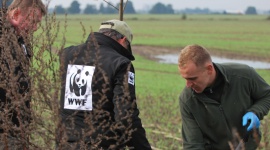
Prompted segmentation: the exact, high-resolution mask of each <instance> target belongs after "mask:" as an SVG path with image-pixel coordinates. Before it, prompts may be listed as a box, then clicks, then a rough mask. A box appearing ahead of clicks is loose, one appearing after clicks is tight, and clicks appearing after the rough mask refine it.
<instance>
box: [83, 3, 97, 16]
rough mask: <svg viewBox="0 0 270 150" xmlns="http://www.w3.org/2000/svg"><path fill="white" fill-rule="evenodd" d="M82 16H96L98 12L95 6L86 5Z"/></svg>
mask: <svg viewBox="0 0 270 150" xmlns="http://www.w3.org/2000/svg"><path fill="white" fill-rule="evenodd" d="M83 13H84V14H97V13H98V10H97V8H96V6H95V5H89V4H88V5H87V6H86V8H85V9H84V11H83Z"/></svg>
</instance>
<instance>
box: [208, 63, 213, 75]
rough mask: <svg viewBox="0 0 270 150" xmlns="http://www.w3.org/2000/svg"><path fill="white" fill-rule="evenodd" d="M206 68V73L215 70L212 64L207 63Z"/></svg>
mask: <svg viewBox="0 0 270 150" xmlns="http://www.w3.org/2000/svg"><path fill="white" fill-rule="evenodd" d="M206 69H207V72H208V74H212V73H213V72H214V70H215V68H214V66H213V65H212V64H207V66H206Z"/></svg>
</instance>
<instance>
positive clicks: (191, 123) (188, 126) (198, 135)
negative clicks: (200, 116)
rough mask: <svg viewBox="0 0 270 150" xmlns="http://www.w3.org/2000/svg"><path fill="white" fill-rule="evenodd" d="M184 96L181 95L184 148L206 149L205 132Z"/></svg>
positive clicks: (189, 149) (192, 149)
mask: <svg viewBox="0 0 270 150" xmlns="http://www.w3.org/2000/svg"><path fill="white" fill-rule="evenodd" d="M183 98H184V97H183V95H181V96H180V97H179V101H180V112H181V119H182V138H183V147H184V150H204V149H205V148H204V145H205V143H204V139H203V134H202V132H201V130H200V127H199V125H198V124H197V122H196V120H195V118H194V117H193V115H192V113H191V112H190V110H189V108H188V106H187V105H186V104H185V103H184V102H183Z"/></svg>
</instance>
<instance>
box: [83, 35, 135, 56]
mask: <svg viewBox="0 0 270 150" xmlns="http://www.w3.org/2000/svg"><path fill="white" fill-rule="evenodd" d="M94 37H95V39H96V41H97V43H98V45H104V46H107V47H111V48H112V49H113V50H115V51H116V52H117V53H119V54H121V55H122V56H124V57H126V58H128V59H129V60H131V61H132V60H135V58H134V56H133V55H132V52H131V51H129V50H127V49H126V48H124V47H123V46H122V45H121V44H119V43H118V42H117V41H115V40H114V39H112V38H110V37H108V36H106V35H104V34H102V33H98V32H94ZM92 38H93V34H92V33H90V35H89V36H88V38H87V41H86V42H90V41H93V39H92Z"/></svg>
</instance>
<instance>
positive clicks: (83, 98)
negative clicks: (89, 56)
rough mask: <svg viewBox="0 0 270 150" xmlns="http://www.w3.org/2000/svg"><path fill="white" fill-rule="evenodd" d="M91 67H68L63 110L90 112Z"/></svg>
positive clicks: (93, 69) (92, 69)
mask: <svg viewBox="0 0 270 150" xmlns="http://www.w3.org/2000/svg"><path fill="white" fill-rule="evenodd" d="M94 71H95V67H93V66H84V65H68V68H67V76H66V88H65V101H64V109H73V110H88V111H90V110H92V89H91V84H92V77H93V74H94Z"/></svg>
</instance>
